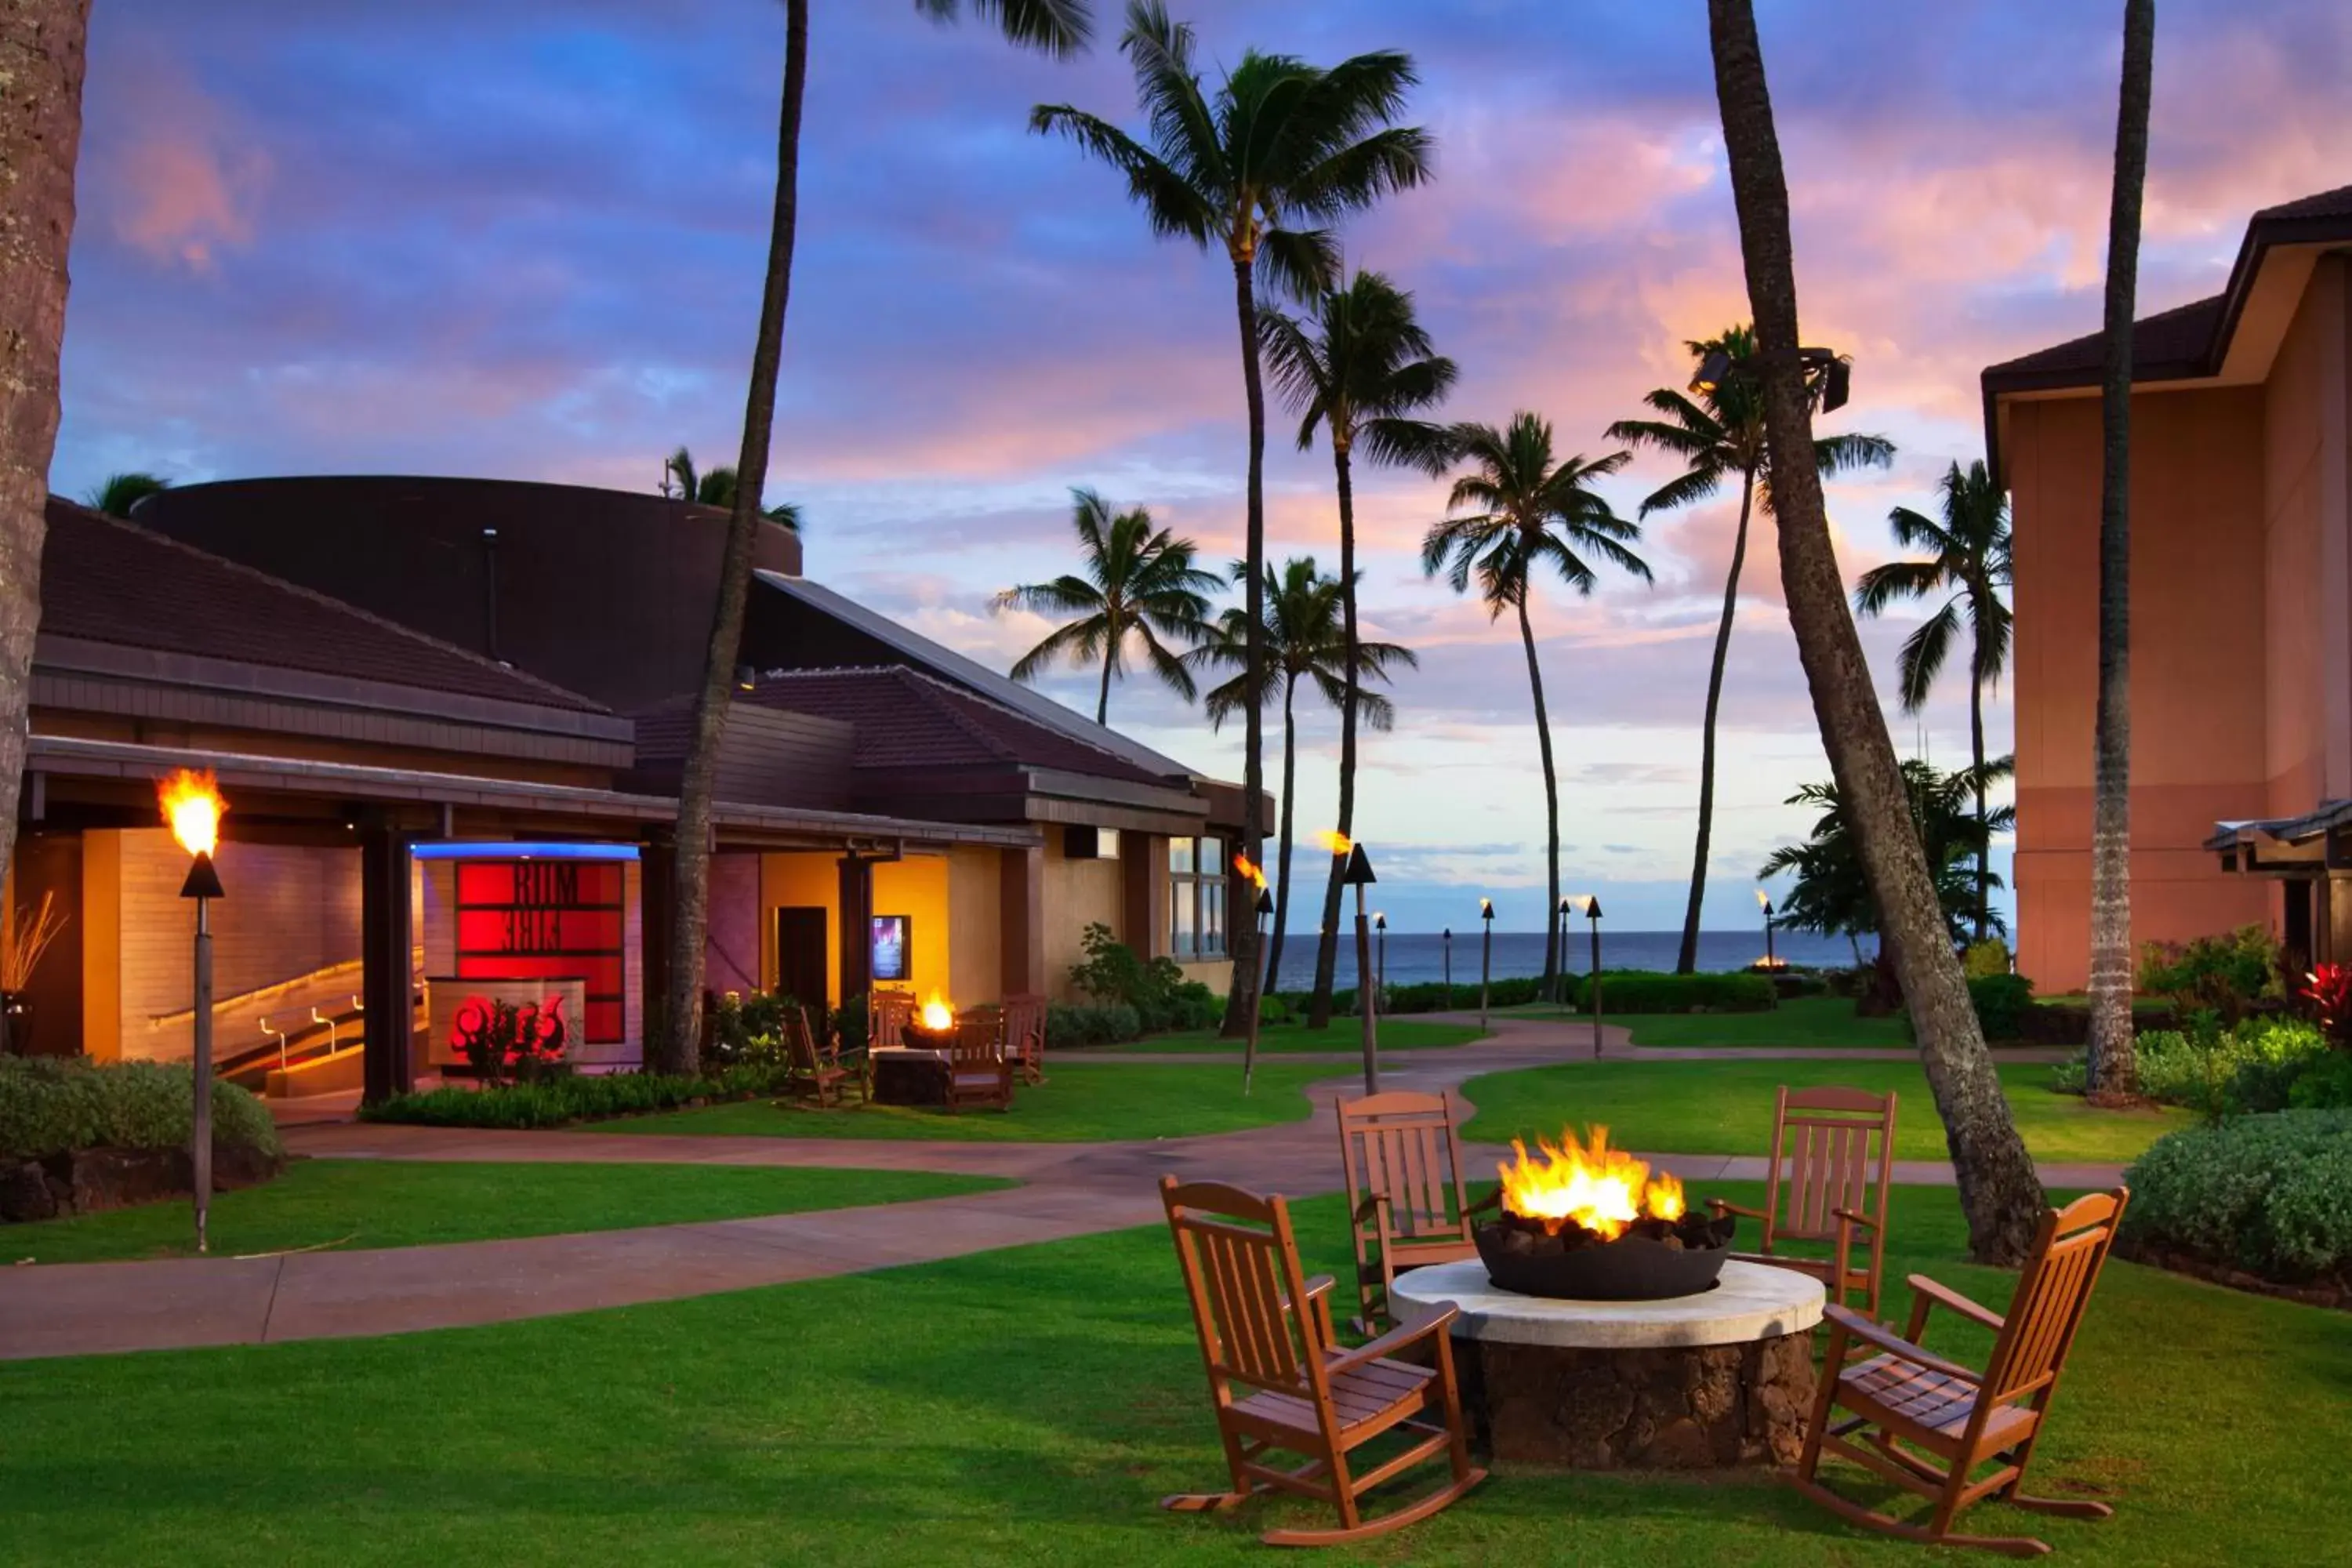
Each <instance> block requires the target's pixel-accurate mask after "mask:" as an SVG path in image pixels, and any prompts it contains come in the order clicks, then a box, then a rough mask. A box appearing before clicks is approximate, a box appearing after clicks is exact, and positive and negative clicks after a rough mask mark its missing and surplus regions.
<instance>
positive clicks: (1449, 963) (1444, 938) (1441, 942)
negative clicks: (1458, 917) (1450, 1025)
mask: <svg viewBox="0 0 2352 1568" xmlns="http://www.w3.org/2000/svg"><path fill="white" fill-rule="evenodd" d="M1437 952H1438V962H1439V963H1442V964H1443V965H1444V974H1445V1010H1446V1011H1447V1012H1449V1013H1451V1012H1452V1011H1454V928H1453V927H1452V926H1447V927H1446V928H1445V929H1444V931H1439V932H1438V933H1437Z"/></svg>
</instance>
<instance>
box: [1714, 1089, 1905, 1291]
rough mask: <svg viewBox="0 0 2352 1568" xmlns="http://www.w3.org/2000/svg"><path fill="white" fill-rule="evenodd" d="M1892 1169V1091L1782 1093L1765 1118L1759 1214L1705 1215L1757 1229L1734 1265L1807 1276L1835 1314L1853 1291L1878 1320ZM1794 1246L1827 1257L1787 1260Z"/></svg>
mask: <svg viewBox="0 0 2352 1568" xmlns="http://www.w3.org/2000/svg"><path fill="white" fill-rule="evenodd" d="M1894 1161H1895V1093H1894V1091H1893V1090H1892V1089H1889V1090H1888V1091H1887V1092H1886V1093H1885V1094H1883V1095H1882V1094H1872V1093H1870V1092H1868V1091H1867V1090H1865V1089H1790V1088H1788V1087H1787V1086H1785V1085H1783V1086H1782V1088H1781V1089H1780V1098H1779V1100H1777V1101H1776V1102H1775V1103H1774V1105H1773V1108H1772V1164H1771V1169H1770V1172H1769V1174H1768V1175H1767V1177H1766V1178H1765V1180H1766V1186H1765V1188H1764V1206H1763V1207H1762V1208H1760V1209H1752V1208H1748V1206H1746V1205H1742V1204H1734V1203H1726V1202H1725V1201H1724V1200H1723V1199H1721V1198H1709V1199H1708V1200H1707V1206H1708V1207H1710V1208H1712V1209H1713V1210H1714V1211H1715V1212H1716V1213H1717V1214H1718V1215H1725V1214H1736V1215H1747V1216H1748V1218H1749V1219H1753V1220H1757V1221H1759V1222H1760V1223H1761V1224H1762V1226H1763V1227H1764V1238H1763V1240H1762V1241H1761V1242H1760V1243H1759V1250H1758V1251H1756V1252H1754V1253H1744V1252H1741V1253H1734V1254H1732V1256H1733V1257H1735V1258H1739V1259H1740V1260H1742V1261H1743V1262H1748V1263H1769V1264H1771V1265H1773V1266H1774V1267H1776V1268H1793V1269H1795V1270H1796V1271H1797V1272H1799V1273H1801V1274H1810V1275H1811V1276H1812V1277H1813V1278H1814V1279H1818V1280H1820V1281H1821V1282H1822V1284H1823V1285H1824V1286H1826V1287H1827V1288H1828V1290H1829V1299H1830V1300H1832V1301H1834V1302H1836V1303H1837V1304H1838V1305H1839V1306H1841V1307H1843V1306H1844V1305H1845V1299H1846V1292H1847V1291H1849V1290H1859V1291H1861V1292H1862V1310H1863V1312H1864V1315H1865V1316H1867V1317H1873V1318H1875V1317H1876V1316H1878V1293H1879V1288H1880V1285H1881V1284H1882V1283H1883V1279H1882V1276H1883V1274H1884V1272H1885V1258H1886V1195H1887V1186H1888V1183H1889V1179H1890V1178H1891V1177H1892V1176H1893V1175H1894V1173H1895V1165H1894ZM1856 1232H1860V1233H1862V1234H1861V1235H1859V1236H1857V1235H1856V1234H1855V1233H1856ZM1792 1241H1798V1242H1811V1243H1825V1244H1827V1245H1828V1246H1829V1247H1831V1248H1832V1252H1831V1256H1829V1257H1827V1258H1808V1257H1805V1256H1802V1255H1801V1254H1792V1253H1790V1251H1789V1250H1788V1244H1789V1243H1790V1242H1792ZM1857 1241H1860V1242H1863V1243H1864V1244H1865V1245H1866V1246H1867V1247H1868V1251H1867V1253H1866V1254H1865V1256H1864V1257H1863V1258H1855V1257H1854V1245H1855V1243H1856V1242H1857Z"/></svg>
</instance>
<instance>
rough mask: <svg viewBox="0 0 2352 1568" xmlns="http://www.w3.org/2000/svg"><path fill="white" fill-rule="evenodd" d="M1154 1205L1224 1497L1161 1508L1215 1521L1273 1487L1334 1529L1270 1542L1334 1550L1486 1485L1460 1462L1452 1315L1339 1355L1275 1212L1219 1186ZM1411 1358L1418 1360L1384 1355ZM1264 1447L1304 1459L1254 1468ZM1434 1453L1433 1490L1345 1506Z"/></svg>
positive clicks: (1463, 1446) (1463, 1456)
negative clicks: (1170, 1256) (1207, 1401)
mask: <svg viewBox="0 0 2352 1568" xmlns="http://www.w3.org/2000/svg"><path fill="white" fill-rule="evenodd" d="M1160 1201H1161V1202H1162V1203H1163V1204H1164V1205H1166V1207H1167V1210H1168V1226H1169V1229H1170V1230H1171V1232H1173V1233H1174V1235H1175V1238H1176V1256H1177V1258H1178V1260H1179V1261H1180V1262H1181V1264H1182V1265H1183V1269H1184V1290H1185V1293H1186V1294H1187V1295H1188V1296H1189V1297H1191V1299H1192V1323H1193V1326H1194V1327H1195V1328H1196V1329H1197V1330H1198V1331H1200V1336H1201V1360H1202V1363H1203V1364H1204V1365H1205V1366H1206V1367H1207V1369H1208V1373H1209V1391H1210V1394H1211V1397H1212V1398H1213V1399H1214V1400H1215V1402H1216V1407H1217V1433H1218V1436H1221V1437H1222V1438H1223V1440H1224V1447H1225V1464H1226V1467H1227V1468H1228V1469H1229V1470H1230V1471H1231V1473H1232V1476H1233V1483H1234V1484H1233V1489H1232V1490H1231V1491H1225V1492H1203V1493H1192V1494H1185V1495H1180V1496H1177V1497H1171V1498H1166V1499H1163V1500H1161V1502H1160V1507H1162V1508H1166V1509H1173V1510H1178V1511H1180V1512H1206V1511H1216V1512H1223V1510H1227V1509H1231V1508H1234V1507H1236V1506H1238V1505H1239V1504H1240V1503H1242V1502H1243V1501H1244V1500H1246V1499H1247V1498H1249V1497H1250V1496H1252V1495H1253V1494H1255V1493H1257V1492H1262V1491H1265V1490H1268V1489H1276V1488H1279V1489H1282V1490H1284V1491H1290V1492H1298V1493H1302V1494H1304V1495H1306V1496H1307V1497H1313V1498H1320V1499H1322V1500H1325V1501H1327V1502H1328V1503H1330V1504H1332V1506H1334V1507H1335V1508H1337V1509H1338V1510H1339V1528H1338V1529H1336V1530H1276V1531H1267V1532H1266V1534H1265V1536H1264V1537H1262V1539H1263V1540H1264V1541H1265V1542H1266V1543H1267V1544H1268V1545H1271V1546H1336V1545H1340V1544H1344V1543H1348V1542H1358V1541H1364V1540H1369V1539H1370V1538H1371V1537H1373V1536H1376V1535H1385V1534H1387V1533H1388V1532H1389V1531H1392V1530H1396V1529H1400V1528H1402V1526H1404V1525H1408V1524H1412V1523H1413V1522H1414V1521H1418V1520H1423V1519H1427V1518H1428V1517H1429V1516H1430V1515H1432V1514H1433V1513H1435V1512H1437V1511H1438V1510H1440V1509H1443V1508H1444V1507H1445V1506H1446V1505H1447V1504H1448V1503H1451V1502H1453V1501H1454V1500H1455V1499H1457V1498H1459V1497H1461V1496H1462V1495H1463V1494H1464V1493H1465V1492H1467V1491H1468V1490H1469V1489H1471V1488H1472V1487H1475V1486H1476V1485H1477V1484H1478V1483H1479V1482H1480V1481H1483V1480H1485V1479H1486V1471H1485V1470H1483V1469H1479V1468H1476V1467H1475V1466H1473V1465H1472V1464H1471V1463H1470V1439H1469V1427H1468V1425H1467V1423H1466V1422H1465V1420H1464V1419H1463V1415H1462V1397H1461V1392H1460V1389H1459V1386H1458V1385H1457V1384H1456V1383H1455V1381H1454V1345H1453V1337H1452V1333H1451V1329H1452V1325H1453V1321H1454V1310H1453V1309H1452V1308H1450V1307H1449V1308H1447V1309H1446V1310H1444V1312H1443V1313H1441V1314H1439V1315H1438V1316H1437V1317H1435V1318H1433V1319H1432V1320H1431V1321H1428V1322H1426V1323H1423V1324H1422V1325H1421V1326H1420V1327H1419V1328H1416V1329H1412V1330H1406V1331H1399V1332H1396V1333H1391V1334H1388V1335H1384V1336H1383V1337H1381V1338H1380V1339H1377V1340H1374V1341H1373V1342H1371V1343H1370V1344H1368V1345H1365V1346H1363V1347H1362V1348H1361V1349H1359V1350H1352V1351H1343V1350H1341V1349H1339V1346H1338V1344H1337V1343H1336V1342H1335V1341H1334V1338H1333V1335H1332V1332H1331V1303H1330V1290H1331V1279H1330V1277H1329V1276H1328V1275H1322V1276H1318V1278H1317V1279H1313V1280H1311V1281H1310V1280H1307V1279H1305V1278H1303V1277H1302V1275H1301V1273H1300V1271H1299V1264H1298V1244H1297V1239H1296V1238H1295V1237H1293V1235H1292V1233H1291V1228H1290V1210H1289V1207H1288V1206H1287V1205H1286V1204H1285V1203H1284V1202H1283V1200H1282V1199H1280V1198H1278V1197H1267V1198H1262V1197H1259V1196H1257V1195H1256V1194H1253V1193H1246V1192H1244V1191H1243V1190H1242V1189H1241V1188H1239V1187H1229V1186H1225V1185H1223V1184H1221V1183H1215V1182H1199V1183H1193V1184H1178V1182H1177V1180H1176V1178H1175V1177H1173V1176H1162V1177H1161V1178H1160ZM1412 1347H1421V1348H1420V1350H1419V1351H1418V1352H1417V1353H1418V1354H1420V1355H1421V1356H1422V1357H1423V1359H1425V1360H1426V1361H1427V1362H1428V1363H1429V1364H1426V1365H1422V1364H1417V1363H1414V1362H1411V1361H1404V1360H1400V1359H1397V1355H1398V1352H1402V1351H1406V1350H1409V1349H1412ZM1391 1433H1393V1434H1397V1435H1400V1436H1411V1437H1412V1438H1415V1439H1418V1440H1417V1441H1414V1442H1412V1444H1411V1446H1410V1447H1406V1448H1405V1449H1404V1450H1403V1451H1402V1452H1400V1453H1398V1454H1395V1455H1393V1456H1392V1457H1391V1458H1387V1459H1385V1460H1383V1461H1381V1462H1380V1463H1378V1464H1375V1465H1373V1466H1372V1467H1371V1468H1369V1469H1367V1470H1365V1471H1364V1472H1363V1474H1361V1475H1356V1474H1354V1473H1353V1472H1352V1470H1351V1468H1350V1466H1349V1455H1351V1454H1353V1453H1354V1452H1355V1451H1356V1450H1357V1449H1358V1448H1360V1447H1363V1446H1364V1445H1365V1444H1367V1443H1369V1442H1370V1441H1372V1440H1373V1439H1374V1438H1376V1437H1380V1436H1383V1435H1386V1434H1391ZM1270 1450H1280V1451H1282V1452H1284V1453H1289V1454H1299V1455H1304V1456H1305V1457H1306V1458H1307V1463H1306V1464H1304V1465H1302V1466H1300V1467H1299V1468H1297V1469H1284V1468H1279V1467H1278V1466H1276V1465H1270V1464H1266V1463H1265V1462H1263V1461H1264V1457H1265V1455H1266V1454H1267V1453H1268V1452H1269V1451H1270ZM1441 1453H1443V1454H1444V1455H1445V1456H1446V1457H1447V1460H1448V1462H1449V1464H1450V1466H1451V1468H1452V1470H1453V1475H1452V1478H1451V1479H1449V1480H1448V1481H1447V1482H1446V1484H1445V1485H1444V1486H1442V1487H1440V1488H1439V1489H1437V1490H1435V1491H1433V1492H1431V1493H1429V1494H1428V1495H1427V1496H1425V1497H1423V1498H1421V1499H1420V1500H1417V1501H1414V1502H1412V1503H1408V1504H1406V1505H1405V1506H1404V1507H1402V1508H1400V1509H1397V1510H1395V1511H1393V1512H1391V1513H1386V1514H1383V1515H1381V1517H1379V1518H1378V1519H1372V1520H1367V1519H1365V1518H1364V1516H1363V1512H1362V1510H1361V1509H1360V1507H1359V1500H1360V1498H1361V1497H1362V1496H1363V1494H1364V1493H1365V1492H1367V1491H1369V1490H1370V1489H1372V1488H1374V1487H1376V1486H1379V1485H1381V1483H1382V1482H1384V1481H1387V1480H1389V1479H1391V1478H1393V1477H1395V1476H1398V1475H1401V1474H1402V1473H1403V1472H1404V1471H1406V1470H1408V1469H1410V1468H1412V1467H1413V1466H1415V1465H1418V1464H1421V1463H1422V1462H1423V1461H1424V1460H1427V1459H1432V1458H1436V1457H1437V1456H1438V1455H1439V1454H1441Z"/></svg>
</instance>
